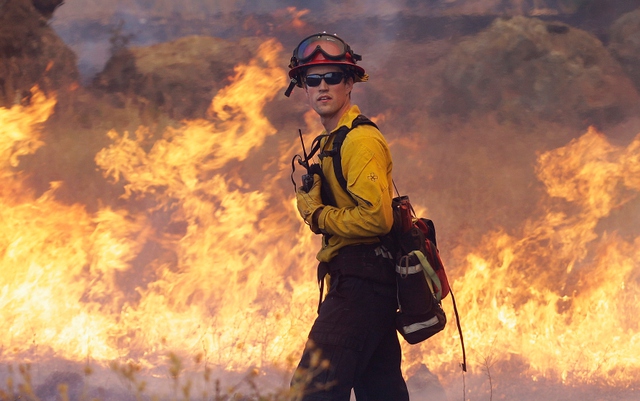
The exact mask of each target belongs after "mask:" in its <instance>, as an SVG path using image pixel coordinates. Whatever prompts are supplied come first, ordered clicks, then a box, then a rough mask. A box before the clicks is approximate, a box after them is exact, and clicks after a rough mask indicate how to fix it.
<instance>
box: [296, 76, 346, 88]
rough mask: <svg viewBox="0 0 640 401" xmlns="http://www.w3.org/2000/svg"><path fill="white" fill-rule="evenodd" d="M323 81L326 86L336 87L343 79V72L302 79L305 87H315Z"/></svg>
mask: <svg viewBox="0 0 640 401" xmlns="http://www.w3.org/2000/svg"><path fill="white" fill-rule="evenodd" d="M323 79H324V82H326V83H327V85H338V84H339V83H340V82H342V80H343V79H344V72H327V73H326V74H309V75H307V76H306V77H305V78H304V81H305V83H306V84H307V86H311V87H316V86H320V83H321V82H322V80H323Z"/></svg>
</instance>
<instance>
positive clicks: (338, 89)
mask: <svg viewBox="0 0 640 401" xmlns="http://www.w3.org/2000/svg"><path fill="white" fill-rule="evenodd" d="M329 73H334V74H343V71H342V69H340V68H339V67H337V66H335V65H326V66H315V67H311V68H309V69H308V70H307V72H306V74H305V78H308V79H305V85H304V87H305V90H306V93H307V99H308V100H309V105H311V107H312V108H313V109H314V110H315V111H316V113H318V115H320V117H321V118H324V119H331V118H333V117H334V116H341V115H342V112H344V111H345V110H346V109H348V108H349V107H350V104H351V100H350V94H351V89H353V79H352V78H347V77H346V76H345V77H344V78H343V79H342V80H340V82H338V83H335V81H333V79H335V75H334V76H326V75H325V74H329ZM318 76H319V77H320V78H321V79H320V83H319V85H317V86H312V85H313V84H317V83H318ZM312 81H315V82H312ZM327 81H329V83H327Z"/></svg>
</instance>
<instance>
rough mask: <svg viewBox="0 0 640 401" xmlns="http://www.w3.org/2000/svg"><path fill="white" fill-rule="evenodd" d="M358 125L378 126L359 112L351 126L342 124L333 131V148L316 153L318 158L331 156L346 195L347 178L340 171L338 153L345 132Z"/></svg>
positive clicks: (340, 162) (334, 169)
mask: <svg viewBox="0 0 640 401" xmlns="http://www.w3.org/2000/svg"><path fill="white" fill-rule="evenodd" d="M359 125H372V126H374V127H376V128H378V126H377V125H376V124H375V123H374V122H373V121H371V120H369V119H368V118H367V117H365V116H363V115H362V114H360V115H358V117H356V118H354V119H353V122H352V123H351V128H349V127H347V126H346V125H343V126H342V127H340V128H338V129H337V130H336V131H335V132H334V137H333V148H332V149H331V150H323V151H322V152H320V154H319V155H318V157H319V158H320V160H322V159H324V158H325V157H327V156H331V157H332V159H333V171H334V173H335V176H336V179H337V180H338V183H340V186H341V187H342V189H343V190H344V192H346V193H347V194H348V195H349V191H347V179H346V178H345V177H344V173H343V172H342V156H341V154H340V150H341V148H342V143H343V142H344V140H345V139H346V138H347V134H348V133H349V132H351V130H352V129H354V128H356V127H357V126H359ZM349 196H351V195H349Z"/></svg>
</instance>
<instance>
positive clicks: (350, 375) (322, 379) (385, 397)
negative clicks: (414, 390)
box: [294, 256, 409, 401]
mask: <svg viewBox="0 0 640 401" xmlns="http://www.w3.org/2000/svg"><path fill="white" fill-rule="evenodd" d="M336 258H337V259H338V261H337V263H332V267H331V285H330V288H329V291H328V293H327V297H326V298H325V300H324V302H323V303H322V305H321V306H320V309H319V314H318V317H317V318H316V321H315V323H314V324H313V327H312V328H311V332H310V333H309V341H308V342H307V345H306V347H305V350H304V353H303V355H302V358H301V360H300V364H299V365H298V369H297V370H296V374H295V375H294V383H295V382H296V381H302V382H304V383H305V386H304V387H305V395H304V397H303V400H304V401H320V400H323V401H329V400H331V401H349V399H350V396H351V389H353V390H354V392H355V394H356V398H357V400H358V401H407V400H409V394H408V392H407V387H406V384H405V381H404V378H403V377H402V372H401V370H400V363H401V358H402V356H401V350H400V343H399V341H398V335H397V334H396V328H395V313H396V309H397V298H396V287H395V280H394V281H393V282H386V283H384V282H380V281H374V280H372V279H369V278H364V277H356V276H354V275H350V274H345V273H343V272H342V271H341V269H340V264H345V263H349V264H350V265H349V266H348V267H347V268H346V269H344V270H347V271H350V270H351V269H352V268H353V267H355V265H356V264H362V263H364V264H368V266H367V267H369V268H371V267H372V264H378V265H379V266H378V267H379V268H389V269H391V268H392V266H391V265H389V263H390V262H389V261H388V260H385V259H383V258H381V257H377V258H364V259H363V258H361V257H359V256H358V257H346V258H338V257H336ZM318 357H319V358H318ZM323 361H324V362H323Z"/></svg>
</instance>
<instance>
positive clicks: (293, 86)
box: [284, 78, 298, 97]
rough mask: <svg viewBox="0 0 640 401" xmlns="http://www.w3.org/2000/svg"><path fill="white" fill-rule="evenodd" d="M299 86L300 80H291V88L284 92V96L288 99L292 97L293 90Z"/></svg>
mask: <svg viewBox="0 0 640 401" xmlns="http://www.w3.org/2000/svg"><path fill="white" fill-rule="evenodd" d="M297 84H298V80H297V79H295V78H291V81H290V82H289V87H288V88H287V90H286V91H285V92H284V95H285V96H286V97H289V96H290V95H291V91H293V88H295V87H296V85H297Z"/></svg>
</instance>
